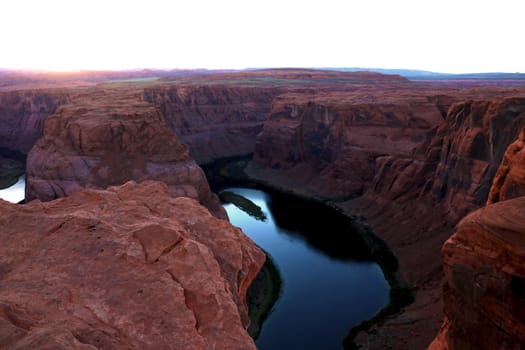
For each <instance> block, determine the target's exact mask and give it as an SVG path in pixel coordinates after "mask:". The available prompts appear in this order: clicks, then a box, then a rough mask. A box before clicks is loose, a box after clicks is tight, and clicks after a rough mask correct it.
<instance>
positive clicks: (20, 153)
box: [0, 90, 69, 158]
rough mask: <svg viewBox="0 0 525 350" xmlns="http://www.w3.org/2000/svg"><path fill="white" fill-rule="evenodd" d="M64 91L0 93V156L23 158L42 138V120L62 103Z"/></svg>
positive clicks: (65, 94) (64, 99) (66, 96)
mask: <svg viewBox="0 0 525 350" xmlns="http://www.w3.org/2000/svg"><path fill="white" fill-rule="evenodd" d="M68 101H69V97H68V94H67V93H66V92H61V91H56V90H47V91H39V90H35V91H32V90H26V91H8V92H0V155H2V154H3V155H5V156H15V157H18V158H23V157H24V156H25V155H27V153H28V152H29V150H30V149H31V147H33V145H34V144H35V142H36V141H37V140H38V139H39V138H40V137H41V136H42V130H43V127H44V121H45V119H46V118H47V117H48V116H49V115H51V114H53V113H54V112H55V110H56V109H57V108H58V107H59V106H60V105H63V104H65V103H68Z"/></svg>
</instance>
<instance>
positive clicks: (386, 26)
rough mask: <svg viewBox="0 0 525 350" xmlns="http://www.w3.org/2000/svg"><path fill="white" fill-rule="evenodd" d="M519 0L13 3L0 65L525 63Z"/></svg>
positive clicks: (502, 67) (518, 68) (482, 67)
mask: <svg viewBox="0 0 525 350" xmlns="http://www.w3.org/2000/svg"><path fill="white" fill-rule="evenodd" d="M521 3H523V2H522V0H498V1H494V0H491V1H486V0H478V1H470V0H440V1H435V0H426V1H425V0H419V1H411V0H410V1H409V0H401V1H393V0H346V1H345V0H318V1H309V0H303V1H296V0H264V1H261V0H240V1H237V0H184V1H182V0H171V1H169V0H128V1H119V0H46V1H44V0H16V1H15V0H13V1H1V2H0V33H1V36H0V38H1V40H0V45H1V46H0V47H1V49H0V50H1V51H0V68H15V69H42V70H56V71H71V70H81V69H86V70H100V69H136V68H165V69H171V68H208V69H241V68H248V67H252V68H253V67H261V68H262V67H369V68H404V69H421V70H430V71H437V72H445V73H473V72H525V45H523V40H524V39H523V34H525V27H524V25H523V9H525V4H523V5H522V4H521Z"/></svg>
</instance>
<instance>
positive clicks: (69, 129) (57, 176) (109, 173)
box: [26, 91, 226, 218]
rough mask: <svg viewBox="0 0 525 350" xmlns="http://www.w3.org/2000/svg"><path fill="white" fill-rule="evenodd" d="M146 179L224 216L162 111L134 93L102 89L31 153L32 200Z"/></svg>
mask: <svg viewBox="0 0 525 350" xmlns="http://www.w3.org/2000/svg"><path fill="white" fill-rule="evenodd" d="M97 94H99V95H97ZM97 97H98V98H97ZM147 179H154V180H158V181H162V182H164V183H166V184H167V185H168V189H169V192H170V194H171V195H172V196H174V197H178V196H185V197H190V198H194V199H197V200H198V201H199V202H200V203H202V204H204V205H205V206H206V207H208V208H209V209H210V210H211V211H212V212H213V213H214V214H215V215H217V216H219V217H223V218H224V217H226V214H225V212H224V209H223V208H222V207H221V205H220V202H219V200H218V198H217V196H216V195H215V194H213V193H212V192H211V190H210V188H209V185H208V182H207V180H206V177H205V175H204V172H203V171H202V169H201V168H200V167H199V166H198V165H197V164H196V163H195V161H194V160H193V159H192V158H191V157H190V155H189V152H188V149H187V147H186V146H184V145H182V144H181V143H180V142H179V140H178V138H177V136H176V135H175V134H174V133H173V132H172V131H171V130H170V129H169V128H168V127H167V126H166V123H165V122H164V119H163V117H162V115H161V114H160V112H159V110H158V109H157V108H155V107H154V106H153V105H151V104H148V103H145V102H141V101H140V100H138V99H136V96H134V95H131V96H130V95H128V94H126V93H122V92H119V91H114V92H112V93H111V92H105V91H96V92H91V93H90V94H89V97H88V98H83V97H82V98H81V97H77V98H76V100H75V101H74V102H73V103H71V104H69V105H66V106H63V107H61V108H60V109H59V110H58V111H57V112H56V113H55V114H54V115H53V116H51V117H49V118H48V119H47V121H46V125H45V129H44V135H43V137H42V138H41V139H40V140H39V141H38V142H37V143H36V145H35V146H34V147H33V148H32V149H31V152H30V153H29V155H28V159H27V174H26V200H28V201H30V200H33V199H35V198H38V199H40V200H44V201H45V200H52V199H55V198H58V197H63V196H67V195H71V194H73V193H76V192H78V191H80V190H81V189H83V188H86V187H89V188H106V187H108V186H111V185H119V184H122V183H124V182H126V181H128V180H135V181H139V182H140V181H144V180H147Z"/></svg>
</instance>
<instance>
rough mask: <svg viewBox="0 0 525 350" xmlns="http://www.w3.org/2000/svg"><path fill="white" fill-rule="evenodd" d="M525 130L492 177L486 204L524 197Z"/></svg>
mask: <svg viewBox="0 0 525 350" xmlns="http://www.w3.org/2000/svg"><path fill="white" fill-rule="evenodd" d="M524 146H525V129H522V130H521V133H520V136H519V138H518V140H517V141H516V142H514V143H513V144H512V145H510V146H509V148H508V149H507V151H506V152H505V155H504V156H503V161H502V163H501V165H500V167H499V169H498V172H497V173H496V176H495V177H494V182H493V183H492V187H491V189H490V193H489V198H488V200H487V204H492V203H496V202H499V201H504V200H507V199H510V198H515V197H519V196H525V148H524Z"/></svg>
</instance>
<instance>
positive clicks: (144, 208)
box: [0, 181, 264, 350]
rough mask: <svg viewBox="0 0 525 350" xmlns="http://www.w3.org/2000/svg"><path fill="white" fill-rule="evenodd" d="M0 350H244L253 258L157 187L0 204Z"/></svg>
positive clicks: (193, 208) (240, 237) (237, 234)
mask: <svg viewBox="0 0 525 350" xmlns="http://www.w3.org/2000/svg"><path fill="white" fill-rule="evenodd" d="M0 212H1V214H0V227H1V229H0V240H1V241H2V244H1V245H0V334H1V336H0V348H9V349H19V350H22V349H28V350H29V349H36V348H38V349H43V348H45V349H51V348H52V349H86V350H88V349H211V348H213V349H224V350H226V349H228V350H229V349H255V345H254V343H253V340H252V339H251V338H250V337H249V336H248V334H247V332H246V331H245V329H246V327H247V325H248V316H247V311H246V305H245V295H246V290H247V288H248V286H249V285H250V283H251V281H252V280H253V279H254V277H255V275H256V274H257V272H258V271H259V269H260V267H261V266H262V264H263V262H264V254H263V252H262V251H260V250H259V249H258V248H257V247H256V246H255V245H254V243H253V242H252V241H251V240H250V239H249V238H247V237H246V236H245V235H244V234H243V233H242V232H241V231H240V230H239V229H238V228H235V227H233V226H231V225H230V224H229V223H228V222H226V221H224V220H219V219H216V218H215V217H213V216H212V215H210V214H209V212H208V210H206V209H205V208H204V207H202V206H200V205H199V204H198V203H197V202H196V201H194V200H192V199H189V198H173V197H171V196H170V195H169V189H168V187H166V185H164V184H161V183H159V182H151V181H148V182H145V183H143V184H135V183H133V182H130V183H127V184H125V185H123V186H120V187H111V188H109V189H108V190H91V189H89V190H84V191H82V192H79V193H77V194H74V195H72V196H70V197H66V198H62V199H58V200H54V201H51V202H46V203H42V202H40V201H33V202H31V203H29V204H26V205H22V206H17V205H14V204H11V203H7V202H4V201H2V200H0Z"/></svg>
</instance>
